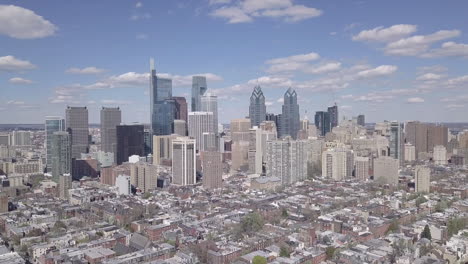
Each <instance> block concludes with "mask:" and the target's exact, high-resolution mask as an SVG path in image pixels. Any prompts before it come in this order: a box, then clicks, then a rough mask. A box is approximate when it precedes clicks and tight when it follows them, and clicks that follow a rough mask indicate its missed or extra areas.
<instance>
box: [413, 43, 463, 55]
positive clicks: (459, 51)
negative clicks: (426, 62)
mask: <svg viewBox="0 0 468 264" xmlns="http://www.w3.org/2000/svg"><path fill="white" fill-rule="evenodd" d="M422 57H424V58H435V57H468V44H460V43H455V42H445V43H443V44H442V46H441V47H440V48H437V49H432V50H430V51H428V52H427V53H425V54H423V55H422Z"/></svg>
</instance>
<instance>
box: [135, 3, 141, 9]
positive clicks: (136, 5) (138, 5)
mask: <svg viewBox="0 0 468 264" xmlns="http://www.w3.org/2000/svg"><path fill="white" fill-rule="evenodd" d="M142 6H143V3H142V2H137V3H136V4H135V7H136V8H140V7H142Z"/></svg>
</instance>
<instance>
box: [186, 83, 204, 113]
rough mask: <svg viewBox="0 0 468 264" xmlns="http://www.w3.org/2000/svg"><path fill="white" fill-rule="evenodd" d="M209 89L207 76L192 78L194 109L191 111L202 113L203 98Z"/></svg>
mask: <svg viewBox="0 0 468 264" xmlns="http://www.w3.org/2000/svg"><path fill="white" fill-rule="evenodd" d="M207 89H208V87H207V86H206V77H205V76H192V108H191V109H190V111H192V112H199V111H202V109H201V97H202V96H203V95H204V94H205V92H206V90H207Z"/></svg>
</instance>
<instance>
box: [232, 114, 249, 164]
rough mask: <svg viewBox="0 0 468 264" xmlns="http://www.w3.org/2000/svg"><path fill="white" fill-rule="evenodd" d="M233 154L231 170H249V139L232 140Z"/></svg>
mask: <svg viewBox="0 0 468 264" xmlns="http://www.w3.org/2000/svg"><path fill="white" fill-rule="evenodd" d="M247 120H248V119H247ZM249 124H250V122H249ZM231 156H232V157H231V160H232V163H231V170H233V171H238V170H241V171H247V169H248V166H249V141H245V140H238V141H232V151H231Z"/></svg>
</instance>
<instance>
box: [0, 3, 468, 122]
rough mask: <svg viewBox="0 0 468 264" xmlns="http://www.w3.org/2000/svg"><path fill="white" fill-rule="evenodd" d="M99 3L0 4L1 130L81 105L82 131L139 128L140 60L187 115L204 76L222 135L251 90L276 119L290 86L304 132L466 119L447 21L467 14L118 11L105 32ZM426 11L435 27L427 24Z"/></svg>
mask: <svg viewBox="0 0 468 264" xmlns="http://www.w3.org/2000/svg"><path fill="white" fill-rule="evenodd" d="M110 3H111V2H110V1H103V2H101V3H92V4H91V3H90V5H76V4H70V5H67V6H65V5H64V4H62V3H55V4H56V5H57V6H56V8H54V9H51V8H47V7H48V5H50V3H46V4H43V3H40V4H39V3H37V2H34V1H22V2H20V3H18V2H15V1H5V2H4V5H0V21H4V22H5V23H3V24H4V25H7V26H6V27H0V41H2V49H1V52H0V76H1V77H0V87H2V88H1V90H2V93H1V95H0V103H1V104H2V106H0V123H43V122H44V118H45V116H52V115H53V116H64V111H63V109H64V108H65V107H66V106H67V105H70V106H87V108H88V109H89V121H90V123H98V122H99V111H100V109H101V107H102V106H105V107H111V106H113V107H115V106H119V107H120V108H121V109H122V121H123V122H125V123H130V122H142V123H148V120H150V109H149V107H148V104H149V101H150V99H149V97H150V92H149V87H148V80H149V72H148V66H147V65H148V59H149V58H150V57H154V58H155V66H156V72H158V74H159V76H160V77H163V78H171V79H172V82H173V95H174V96H183V97H185V98H186V101H187V102H188V104H190V102H191V88H192V76H193V75H201V76H205V77H206V78H207V86H208V90H207V91H208V92H211V93H213V94H216V95H217V96H218V100H219V102H218V104H219V121H220V122H221V123H225V124H226V123H229V121H230V120H231V119H235V118H242V117H245V116H247V115H248V105H249V97H250V95H251V93H252V90H253V89H254V87H255V86H256V85H260V86H261V87H262V90H263V93H264V95H265V98H266V100H265V101H266V105H267V112H268V113H275V114H279V113H281V106H282V102H281V98H282V95H283V94H284V92H285V91H286V90H287V89H288V88H289V87H291V88H292V89H294V90H296V91H297V93H298V95H299V96H298V104H299V105H300V106H301V107H300V114H301V118H303V117H304V116H305V112H306V111H307V113H308V117H309V120H311V119H312V116H313V113H315V112H316V111H320V110H321V109H326V107H329V106H332V105H333V104H334V103H337V105H338V107H339V112H340V120H341V118H342V117H343V116H346V117H347V118H350V117H352V116H357V115H358V114H365V115H366V119H367V121H368V122H378V121H382V120H398V121H400V122H404V121H408V120H421V121H427V122H440V121H450V122H460V121H466V120H465V117H464V116H463V112H464V111H466V102H467V98H468V94H466V93H465V90H466V88H465V87H466V86H467V85H468V81H467V80H468V75H467V73H466V70H464V68H466V67H463V66H464V65H465V63H466V57H467V56H468V45H467V44H466V43H467V42H468V40H467V37H466V32H467V31H468V30H467V28H466V27H467V26H466V25H465V23H463V22H464V21H461V20H459V19H457V18H458V17H460V16H463V15H462V10H466V8H465V7H466V5H467V4H466V3H462V2H459V3H450V4H449V5H442V4H440V3H438V2H436V1H426V2H424V6H422V5H420V4H418V3H409V4H408V3H405V4H408V5H409V6H406V5H405V7H406V8H405V9H404V10H403V9H401V8H398V6H402V2H401V1H397V2H392V3H379V4H376V3H372V2H366V1H352V2H347V3H340V6H339V7H338V6H337V5H336V3H333V2H328V1H317V2H314V3H310V2H307V1H298V0H296V1H290V0H281V1H280V0H278V1H267V2H263V3H262V2H259V1H255V0H243V1H213V0H211V1H192V2H189V3H187V2H185V1H174V2H170V3H156V2H150V1H122V2H118V3H114V2H112V10H113V11H115V12H113V14H112V16H109V18H108V19H106V21H105V22H104V21H103V20H102V19H101V16H99V10H103V9H104V8H106V5H108V4H110ZM258 3H261V4H258ZM90 7H92V8H91V9H92V11H90V10H89V9H90ZM416 9H417V10H418V12H419V13H421V14H419V15H415V10H416ZM59 10H60V12H59ZM232 10H236V11H237V13H232V12H228V11H232ZM291 10H300V11H301V12H299V11H297V12H293V11H291ZM383 10H385V11H383ZM347 11H349V12H347ZM369 11H372V12H369ZM80 12H88V13H89V14H88V15H87V16H81V17H78V16H75V15H74V14H75V13H80ZM255 12H257V13H258V14H256V13H255ZM344 12H347V13H344ZM433 12H437V13H438V15H439V17H443V18H444V23H439V22H438V21H433V19H432V18H431V17H430V16H427V15H425V14H426V13H433ZM268 14H270V15H268ZM396 14H398V15H396ZM11 17H14V18H15V19H17V21H18V25H12V24H10V23H9V18H11ZM441 24H442V25H443V26H441ZM164 25H168V26H167V27H165V26H164ZM111 27H112V28H120V29H119V30H118V31H114V30H109V29H110V28H111ZM200 28H202V29H203V30H200ZM195 29H197V30H195ZM173 32H177V33H176V34H173ZM259 32H260V34H259ZM161 36H166V37H161ZM167 36H170V37H167ZM214 36H216V38H215V40H214V41H213V38H214ZM278 36H281V37H278ZM245 39H249V40H252V41H244V40H245ZM298 39H300V40H301V41H297V40H298ZM84 40H87V41H84ZM187 40H189V42H190V45H185V43H186V42H187ZM121 41H122V43H123V44H120V42H121ZM233 104H235V105H236V107H235V108H232V107H230V106H232V105H233ZM394 105H398V106H399V107H398V108H395V107H393V106H394ZM237 106H238V107H237ZM239 109H241V111H239ZM389 109H392V111H389ZM5 113H8V114H5Z"/></svg>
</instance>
